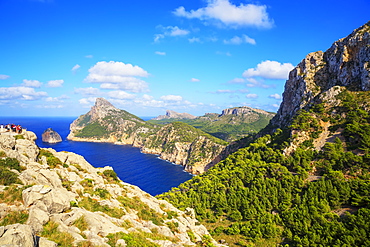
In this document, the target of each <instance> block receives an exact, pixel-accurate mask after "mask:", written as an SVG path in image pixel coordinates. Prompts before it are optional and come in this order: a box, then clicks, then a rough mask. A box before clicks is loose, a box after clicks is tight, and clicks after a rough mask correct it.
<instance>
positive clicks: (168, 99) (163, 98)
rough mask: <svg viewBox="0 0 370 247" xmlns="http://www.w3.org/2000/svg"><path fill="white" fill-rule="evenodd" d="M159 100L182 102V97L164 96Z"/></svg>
mask: <svg viewBox="0 0 370 247" xmlns="http://www.w3.org/2000/svg"><path fill="white" fill-rule="evenodd" d="M161 100H164V101H182V97H181V96H180V95H164V96H162V97H161Z"/></svg>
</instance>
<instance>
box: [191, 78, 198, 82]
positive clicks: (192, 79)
mask: <svg viewBox="0 0 370 247" xmlns="http://www.w3.org/2000/svg"><path fill="white" fill-rule="evenodd" d="M190 81H191V82H199V81H200V80H199V79H197V78H191V79H190Z"/></svg>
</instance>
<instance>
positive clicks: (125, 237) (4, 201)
mask: <svg viewBox="0 0 370 247" xmlns="http://www.w3.org/2000/svg"><path fill="white" fill-rule="evenodd" d="M35 139H36V135H35V134H34V133H32V132H29V131H27V132H26V131H24V132H23V133H22V134H21V135H13V134H11V133H1V134H0V174H1V176H0V246H22V247H56V246H65V247H67V246H80V247H81V246H127V247H130V246H131V247H137V246H153V247H155V246H174V247H176V246H178V247H180V246H198V245H199V244H201V245H203V246H204V245H211V244H213V245H217V246H221V245H218V244H217V243H216V242H215V241H214V240H213V239H212V238H211V237H210V235H209V233H208V231H207V230H206V228H205V227H204V226H203V225H201V224H199V222H198V221H197V220H196V219H195V218H194V211H193V209H191V208H188V209H186V210H185V211H180V210H178V209H177V208H175V207H174V206H172V205H171V204H170V203H168V202H166V201H164V200H158V199H156V198H154V197H152V196H150V195H149V194H147V193H145V192H143V191H142V190H140V189H139V188H137V187H136V186H133V185H130V184H127V183H124V182H122V181H121V180H120V179H119V178H118V177H117V175H116V173H115V172H114V171H113V170H112V168H110V167H104V168H94V167H92V166H91V165H90V164H89V163H88V162H87V161H86V160H85V159H84V158H83V157H82V156H80V155H77V154H74V153H70V152H56V151H55V150H53V149H40V148H39V147H38V146H36V145H35V142H34V140H35Z"/></svg>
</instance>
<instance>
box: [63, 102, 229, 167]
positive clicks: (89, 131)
mask: <svg viewBox="0 0 370 247" xmlns="http://www.w3.org/2000/svg"><path fill="white" fill-rule="evenodd" d="M70 130H71V131H70V134H69V135H68V137H67V138H68V139H70V140H73V141H88V142H112V143H115V144H129V145H133V146H134V147H138V148H140V149H141V150H142V151H143V152H145V153H152V154H157V155H159V156H160V158H162V159H164V160H167V161H170V162H173V163H175V164H178V165H182V166H184V169H185V170H186V171H188V172H191V173H193V174H201V173H203V172H204V171H206V170H207V169H209V167H211V166H213V165H214V164H216V163H217V162H219V161H220V160H221V159H222V158H223V157H225V156H226V155H225V152H224V150H225V148H226V146H227V144H228V143H227V142H225V141H223V140H221V139H218V138H216V137H213V136H211V135H209V134H207V133H205V132H203V131H201V130H199V129H196V128H194V127H192V126H189V125H187V124H185V123H179V122H173V123H170V124H168V125H155V124H151V123H148V122H145V121H144V120H142V119H140V118H138V117H136V116H134V115H132V114H130V113H128V112H126V111H124V110H120V109H117V108H115V107H114V106H113V105H112V104H111V103H109V102H108V101H107V100H105V99H103V98H98V99H97V100H96V103H95V105H94V106H93V107H92V108H91V110H90V111H89V112H88V113H86V114H84V115H81V116H80V117H79V118H78V119H76V120H75V121H73V123H72V124H71V126H70Z"/></svg>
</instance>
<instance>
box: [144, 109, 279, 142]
mask: <svg viewBox="0 0 370 247" xmlns="http://www.w3.org/2000/svg"><path fill="white" fill-rule="evenodd" d="M274 115H275V114H274V113H271V112H266V111H263V110H260V109H254V108H251V107H248V106H243V107H234V108H229V109H225V110H223V111H222V113H221V114H217V113H207V114H205V115H204V116H201V117H193V118H182V117H181V118H179V117H176V116H177V115H176V114H172V115H169V116H168V117H166V118H155V119H152V120H149V121H148V122H150V123H154V124H168V123H171V122H174V121H181V122H184V123H187V124H189V125H191V126H193V127H195V128H198V129H200V130H202V131H204V132H206V133H208V134H210V135H213V136H215V137H217V138H220V139H222V140H225V141H227V142H232V141H236V140H238V139H241V138H244V137H246V136H248V135H251V134H255V133H257V132H258V131H260V130H261V129H263V128H264V127H266V125H267V124H268V123H269V121H270V119H271V118H272V117H273V116H274ZM171 116H175V117H171Z"/></svg>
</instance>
